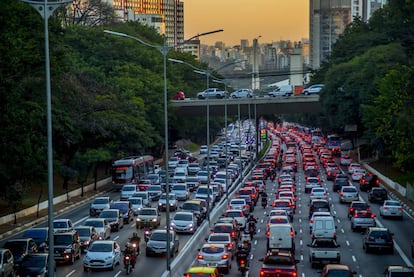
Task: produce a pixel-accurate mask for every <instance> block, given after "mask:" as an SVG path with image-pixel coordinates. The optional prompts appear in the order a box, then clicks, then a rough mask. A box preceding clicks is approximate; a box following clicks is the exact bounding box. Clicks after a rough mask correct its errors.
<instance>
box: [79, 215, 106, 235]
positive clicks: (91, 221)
mask: <svg viewBox="0 0 414 277" xmlns="http://www.w3.org/2000/svg"><path fill="white" fill-rule="evenodd" d="M83 225H84V226H92V227H95V230H96V231H97V232H98V234H99V238H100V239H104V240H105V239H109V238H110V237H111V226H109V222H108V220H106V219H104V218H88V219H86V220H85V222H84V223H83Z"/></svg>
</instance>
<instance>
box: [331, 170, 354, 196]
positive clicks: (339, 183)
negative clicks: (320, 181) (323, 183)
mask: <svg viewBox="0 0 414 277" xmlns="http://www.w3.org/2000/svg"><path fill="white" fill-rule="evenodd" d="M349 185H350V182H349V177H348V175H345V174H338V175H336V177H335V180H334V182H333V188H332V190H333V191H334V192H338V191H340V190H341V188H342V187H343V186H349Z"/></svg>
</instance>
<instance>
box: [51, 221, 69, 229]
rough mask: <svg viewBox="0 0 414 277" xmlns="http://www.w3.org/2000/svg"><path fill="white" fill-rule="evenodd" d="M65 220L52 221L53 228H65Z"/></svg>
mask: <svg viewBox="0 0 414 277" xmlns="http://www.w3.org/2000/svg"><path fill="white" fill-rule="evenodd" d="M67 227H68V225H67V224H66V222H53V228H67Z"/></svg>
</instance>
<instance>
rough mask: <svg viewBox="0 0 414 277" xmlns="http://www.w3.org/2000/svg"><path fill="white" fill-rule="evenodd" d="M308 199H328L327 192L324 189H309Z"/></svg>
mask: <svg viewBox="0 0 414 277" xmlns="http://www.w3.org/2000/svg"><path fill="white" fill-rule="evenodd" d="M309 198H310V199H311V200H312V199H328V192H327V191H326V189H325V188H324V187H315V188H312V189H311V192H310V195H309Z"/></svg>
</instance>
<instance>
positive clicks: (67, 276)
mask: <svg viewBox="0 0 414 277" xmlns="http://www.w3.org/2000/svg"><path fill="white" fill-rule="evenodd" d="M75 272H76V270H72V271H71V272H69V273H68V274H66V277H69V276H72V274H74V273H75Z"/></svg>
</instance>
